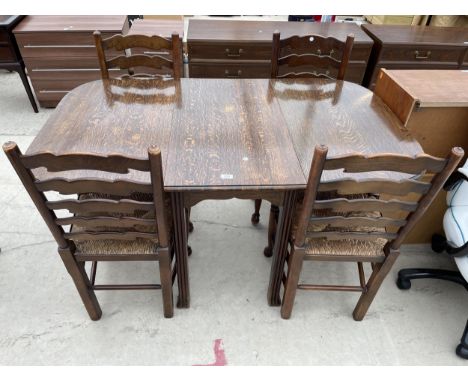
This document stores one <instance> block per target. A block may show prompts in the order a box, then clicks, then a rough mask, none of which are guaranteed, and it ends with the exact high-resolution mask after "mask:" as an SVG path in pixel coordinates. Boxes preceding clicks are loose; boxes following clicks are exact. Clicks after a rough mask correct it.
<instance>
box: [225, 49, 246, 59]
mask: <svg viewBox="0 0 468 382" xmlns="http://www.w3.org/2000/svg"><path fill="white" fill-rule="evenodd" d="M242 53H244V49H242V48H239V49H238V51H237V53H231V51H230V50H229V48H226V56H228V57H240V56H241V54H242Z"/></svg>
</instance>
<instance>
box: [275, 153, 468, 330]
mask: <svg viewBox="0 0 468 382" xmlns="http://www.w3.org/2000/svg"><path fill="white" fill-rule="evenodd" d="M327 152H328V149H327V147H325V146H317V147H316V148H315V152H314V156H313V160H312V165H311V169H310V173H309V178H308V183H307V188H306V190H305V193H304V199H303V202H302V204H301V205H300V206H299V208H298V212H297V214H296V216H295V217H294V221H293V227H294V228H293V230H292V233H291V237H290V253H289V257H288V261H287V266H288V269H287V276H285V277H284V280H285V281H284V284H285V288H284V296H283V301H282V306H281V316H282V317H283V318H289V317H290V316H291V312H292V309H293V304H294V299H295V296H296V290H297V289H304V290H336V291H357V292H361V297H360V299H359V301H358V303H357V305H356V307H355V309H354V312H353V317H354V319H355V320H356V321H360V320H362V319H363V318H364V316H365V314H366V313H367V310H368V309H369V306H370V304H371V303H372V301H373V299H374V297H375V295H376V294H377V291H378V290H379V288H380V286H381V284H382V282H383V281H384V279H385V277H386V275H387V274H388V272H389V271H390V269H391V268H392V266H393V264H394V262H395V260H396V259H397V257H398V255H399V248H400V245H401V243H402V242H403V240H404V238H405V236H406V235H407V234H408V232H409V231H411V229H412V228H413V227H414V226H415V224H416V223H417V222H418V220H419V218H420V217H421V216H422V215H423V213H424V212H425V210H426V209H427V208H428V207H429V205H430V204H431V202H432V201H433V199H434V198H435V196H436V195H437V193H438V192H439V190H440V189H441V188H442V186H443V184H444V183H445V181H446V180H447V178H448V177H449V175H450V174H451V172H452V171H453V170H454V169H455V168H456V166H457V165H458V163H459V161H460V160H461V158H462V157H463V155H464V153H463V150H462V149H461V148H454V149H452V151H451V153H450V155H449V156H448V157H447V158H446V159H439V158H435V157H432V156H429V155H425V154H423V155H418V156H416V157H409V156H404V155H396V154H395V155H392V154H382V155H372V156H364V155H361V154H355V155H347V156H341V157H335V158H327ZM335 170H339V171H343V172H344V173H346V174H352V177H347V178H344V179H342V180H330V181H328V180H327V179H333V177H332V175H330V171H335ZM389 172H392V173H399V175H401V176H399V178H400V180H398V181H396V180H389V179H388V178H387V176H388V175H387V176H386V174H388V173H389ZM420 174H426V175H428V174H433V176H432V178H431V181H430V182H423V181H421V180H416V179H414V175H416V176H418V175H420ZM426 175H425V177H426ZM410 193H415V194H418V195H420V197H419V198H418V201H416V202H410V201H405V200H404V198H403V197H405V196H406V195H408V194H410ZM380 194H386V195H391V199H390V200H381V199H379V195H380ZM395 211H404V212H405V215H406V217H405V218H398V219H396V218H390V217H388V216H389V212H391V213H394V212H395ZM304 260H311V261H345V262H355V263H357V265H358V274H359V281H360V285H359V286H347V285H312V284H299V277H300V274H301V269H302V264H303V261H304ZM364 262H368V263H370V264H371V266H372V273H371V275H370V277H369V279H368V280H367V281H366V279H365V275H364V267H363V263H364Z"/></svg>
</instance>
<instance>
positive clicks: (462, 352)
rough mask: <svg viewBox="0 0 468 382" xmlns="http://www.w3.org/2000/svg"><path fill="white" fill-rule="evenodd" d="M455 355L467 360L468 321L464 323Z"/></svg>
mask: <svg viewBox="0 0 468 382" xmlns="http://www.w3.org/2000/svg"><path fill="white" fill-rule="evenodd" d="M456 353H457V355H458V356H459V357H462V358H464V359H468V321H467V322H466V326H465V331H464V332H463V335H462V338H461V340H460V344H459V345H458V346H457V350H456Z"/></svg>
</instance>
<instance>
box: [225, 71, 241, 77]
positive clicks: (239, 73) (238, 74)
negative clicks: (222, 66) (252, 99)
mask: <svg viewBox="0 0 468 382" xmlns="http://www.w3.org/2000/svg"><path fill="white" fill-rule="evenodd" d="M241 75H242V70H240V69H239V70H238V71H237V75H233V74H229V70H225V71H224V77H226V78H240V76H241Z"/></svg>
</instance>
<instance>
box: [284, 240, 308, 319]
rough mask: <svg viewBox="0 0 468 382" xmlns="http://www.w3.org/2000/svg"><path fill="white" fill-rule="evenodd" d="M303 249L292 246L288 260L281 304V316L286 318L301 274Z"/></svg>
mask: <svg viewBox="0 0 468 382" xmlns="http://www.w3.org/2000/svg"><path fill="white" fill-rule="evenodd" d="M304 254H305V252H304V249H303V248H294V246H293V248H292V249H291V255H290V257H289V262H288V275H287V277H286V285H285V286H284V294H283V302H282V304H281V317H282V318H284V319H288V318H290V317H291V312H292V309H293V305H294V299H295V298H296V291H297V284H298V283H299V276H300V275H301V270H302V264H303V262H304Z"/></svg>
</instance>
